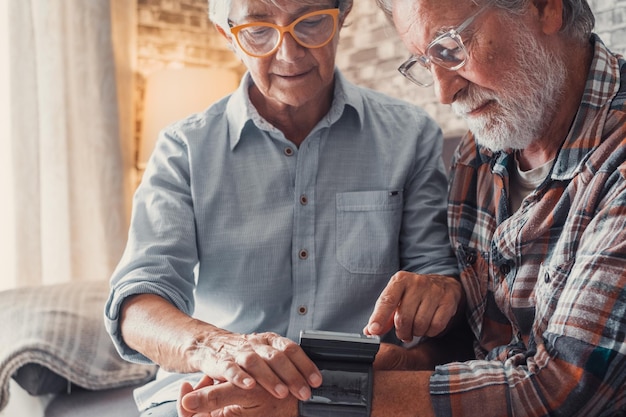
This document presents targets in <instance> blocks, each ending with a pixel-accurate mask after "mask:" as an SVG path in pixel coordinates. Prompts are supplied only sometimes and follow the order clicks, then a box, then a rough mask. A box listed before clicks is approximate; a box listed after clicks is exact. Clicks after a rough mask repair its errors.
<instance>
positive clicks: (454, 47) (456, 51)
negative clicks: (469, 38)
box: [427, 33, 467, 70]
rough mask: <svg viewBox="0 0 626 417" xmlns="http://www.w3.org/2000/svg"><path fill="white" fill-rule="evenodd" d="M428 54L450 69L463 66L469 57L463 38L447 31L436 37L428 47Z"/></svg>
mask: <svg viewBox="0 0 626 417" xmlns="http://www.w3.org/2000/svg"><path fill="white" fill-rule="evenodd" d="M427 54H428V56H429V58H430V59H431V60H432V61H433V62H434V63H435V64H437V65H440V66H442V67H444V68H446V69H449V70H455V69H458V68H460V67H462V66H463V64H465V61H466V59H467V53H466V52H465V47H464V46H463V43H462V42H461V38H460V37H459V36H458V35H457V34H455V33H446V34H445V35H443V36H441V37H440V38H439V39H436V40H435V41H434V42H433V43H432V44H431V45H430V47H429V48H428V51H427Z"/></svg>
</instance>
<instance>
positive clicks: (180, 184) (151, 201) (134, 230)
mask: <svg viewBox="0 0 626 417" xmlns="http://www.w3.org/2000/svg"><path fill="white" fill-rule="evenodd" d="M188 161H189V159H188V152H187V147H186V146H185V143H184V142H183V141H182V140H180V139H179V138H178V137H177V136H176V130H175V129H173V128H172V129H168V130H164V131H163V132H161V134H160V136H159V139H158V141H157V145H156V149H155V151H154V153H153V155H152V157H151V159H150V161H149V163H148V167H147V169H146V171H145V173H144V176H143V179H142V182H141V184H140V186H139V187H138V189H137V191H136V193H135V196H134V200H133V214H132V218H131V225H130V230H129V236H128V242H127V246H126V249H125V251H124V254H123V256H122V259H121V260H120V262H119V264H118V266H117V268H116V270H115V271H114V273H113V276H112V278H111V292H110V295H109V299H108V300H107V303H106V306H105V325H106V328H107V331H108V332H109V333H110V335H111V336H112V339H113V342H114V344H115V346H116V348H117V350H118V352H119V353H120V354H121V355H122V357H124V358H125V359H127V360H130V361H135V362H149V359H148V358H146V357H145V356H143V355H142V354H140V353H138V352H136V351H134V350H133V349H131V348H129V347H128V346H127V345H126V344H125V343H124V341H123V339H122V337H121V334H120V329H119V325H120V323H119V316H120V308H121V305H122V303H123V302H124V300H125V299H126V298H127V297H129V296H131V295H134V294H156V295H159V296H161V297H163V298H165V299H166V300H168V301H170V302H171V303H172V304H174V305H175V306H176V307H177V308H179V309H180V310H181V311H183V312H185V313H187V314H191V313H192V311H193V308H194V305H193V290H194V287H195V284H194V282H195V281H194V268H195V266H196V264H197V263H198V254H197V247H196V238H195V235H196V234H195V221H194V215H193V204H192V198H191V189H190V181H189V162H188Z"/></svg>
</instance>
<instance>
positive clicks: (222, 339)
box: [192, 330, 322, 400]
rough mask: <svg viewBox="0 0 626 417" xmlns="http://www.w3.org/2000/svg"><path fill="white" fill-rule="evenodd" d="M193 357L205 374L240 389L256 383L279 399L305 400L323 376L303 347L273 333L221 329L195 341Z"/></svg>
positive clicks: (250, 386) (251, 386) (248, 387)
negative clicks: (202, 340) (244, 332)
mask: <svg viewBox="0 0 626 417" xmlns="http://www.w3.org/2000/svg"><path fill="white" fill-rule="evenodd" d="M192 356H193V357H194V359H193V361H194V362H197V367H198V369H200V371H201V372H203V373H204V374H205V375H208V376H210V377H211V378H213V379H214V380H217V381H220V382H231V383H233V384H234V385H236V386H238V387H240V388H243V389H252V388H253V387H254V386H255V385H256V384H257V383H258V384H259V385H260V386H262V387H263V388H264V389H265V390H266V391H267V392H269V393H270V394H271V395H273V396H274V397H276V398H278V399H282V398H286V397H287V396H288V395H289V394H291V395H293V396H294V397H296V398H298V399H301V400H306V399H308V398H310V397H311V387H318V386H319V385H320V384H321V383H322V376H321V374H320V372H319V370H318V369H317V367H316V366H315V364H314V363H313V362H312V361H311V360H310V359H309V358H308V356H307V355H306V354H305V353H304V351H303V350H302V348H300V346H299V345H298V344H296V343H295V342H293V341H292V340H290V339H288V338H286V337H282V336H279V335H277V334H275V333H259V334H250V335H241V334H237V333H231V332H227V331H224V330H221V331H219V332H218V333H215V332H214V333H212V334H211V336H210V338H207V340H206V342H203V343H198V344H197V346H196V347H195V352H193V354H192Z"/></svg>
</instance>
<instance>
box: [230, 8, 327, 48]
mask: <svg viewBox="0 0 626 417" xmlns="http://www.w3.org/2000/svg"><path fill="white" fill-rule="evenodd" d="M338 16H339V9H324V10H317V11H314V12H311V13H307V14H305V15H303V16H300V17H299V18H297V19H296V20H294V21H293V22H291V24H290V25H288V26H279V25H275V24H273V23H266V22H251V23H245V24H243V25H238V26H234V27H231V28H230V32H231V33H232V34H233V35H234V36H235V39H237V43H238V44H239V47H240V48H241V50H242V51H244V52H245V53H246V54H248V55H250V56H253V57H256V58H263V57H266V56H268V55H271V54H273V53H274V52H276V50H277V49H278V48H279V47H280V44H281V43H282V41H283V38H284V36H285V33H289V34H291V36H292V37H293V39H294V40H295V41H296V42H298V44H300V45H302V46H303V47H305V48H312V49H313V48H321V47H322V46H325V45H327V44H328V43H329V42H330V41H331V40H332V39H333V37H334V36H335V33H336V32H337V18H338Z"/></svg>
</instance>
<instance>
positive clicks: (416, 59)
mask: <svg viewBox="0 0 626 417" xmlns="http://www.w3.org/2000/svg"><path fill="white" fill-rule="evenodd" d="M491 5H492V2H491V1H488V2H486V3H485V4H483V5H482V6H481V7H480V8H479V9H478V10H477V11H476V13H474V14H473V15H471V16H470V17H468V18H467V19H465V20H464V21H463V23H461V24H460V25H459V26H457V27H456V28H453V29H450V30H448V31H446V32H444V33H442V34H441V35H439V36H437V37H436V38H435V39H433V40H432V41H431V42H430V43H429V44H428V46H427V47H426V50H425V54H421V55H413V54H412V55H411V56H410V57H409V59H407V60H406V61H405V62H403V63H402V65H400V66H399V67H398V71H399V72H400V74H402V75H403V76H404V77H405V78H406V79H408V80H409V81H411V82H412V83H413V84H416V85H418V86H420V87H430V86H431V85H433V83H434V79H433V81H432V82H430V83H428V84H425V83H423V82H421V81H418V80H417V79H415V78H413V76H412V75H411V74H410V72H409V70H410V69H411V68H412V67H413V65H415V64H419V65H421V66H423V67H424V68H425V69H427V70H428V71H430V67H431V65H432V64H437V65H439V66H440V67H442V68H445V69H447V70H450V71H457V70H459V69H461V68H462V67H463V66H464V65H465V64H466V63H467V58H468V53H467V48H466V47H465V44H464V43H463V39H462V38H461V32H463V31H464V30H465V29H467V27H468V26H469V25H471V24H472V22H473V21H474V20H475V19H476V18H477V17H478V16H479V15H480V14H481V13H482V12H484V11H485V10H487V9H488V8H489V7H490V6H491ZM445 38H451V39H453V40H454V41H455V42H456V43H457V44H458V45H460V46H461V49H462V50H463V53H464V55H465V58H463V61H462V62H460V63H459V64H457V65H454V66H452V67H446V66H444V65H442V64H441V63H440V62H438V61H433V60H432V59H431V58H430V57H429V56H428V51H429V50H430V48H432V47H433V45H435V44H437V43H439V42H441V40H442V39H445Z"/></svg>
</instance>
